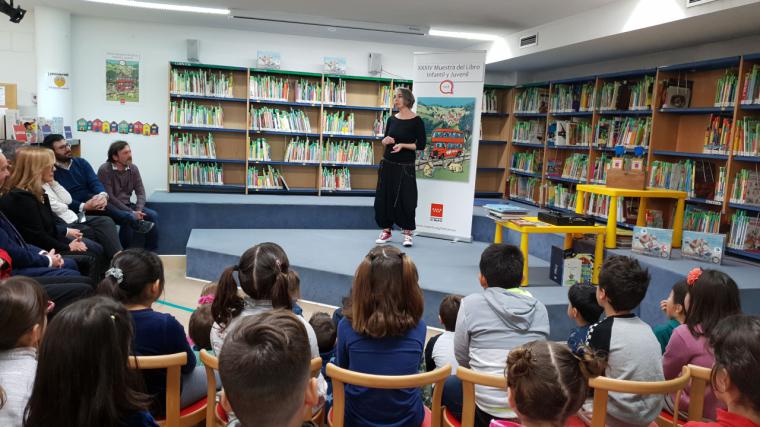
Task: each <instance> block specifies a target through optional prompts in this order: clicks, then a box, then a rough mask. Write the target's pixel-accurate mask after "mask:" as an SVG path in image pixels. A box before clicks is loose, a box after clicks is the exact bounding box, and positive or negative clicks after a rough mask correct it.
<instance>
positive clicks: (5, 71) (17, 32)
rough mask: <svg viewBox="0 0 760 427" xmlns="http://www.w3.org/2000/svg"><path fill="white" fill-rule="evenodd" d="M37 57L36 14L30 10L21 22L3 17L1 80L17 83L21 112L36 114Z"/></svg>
mask: <svg viewBox="0 0 760 427" xmlns="http://www.w3.org/2000/svg"><path fill="white" fill-rule="evenodd" d="M36 69H37V67H36V59H35V57H34V14H33V13H32V12H31V11H30V12H29V13H27V14H26V17H24V20H23V21H21V23H19V24H14V23H12V22H10V21H8V19H7V18H6V17H5V15H2V18H0V82H3V83H16V84H17V85H18V104H19V110H21V114H23V115H29V116H34V115H35V112H36V106H35V105H34V103H33V102H32V95H33V94H34V93H36V92H37V77H36Z"/></svg>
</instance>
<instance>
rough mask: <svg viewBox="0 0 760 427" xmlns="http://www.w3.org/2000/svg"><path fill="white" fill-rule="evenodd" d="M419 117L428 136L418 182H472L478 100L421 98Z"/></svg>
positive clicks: (418, 168)
mask: <svg viewBox="0 0 760 427" xmlns="http://www.w3.org/2000/svg"><path fill="white" fill-rule="evenodd" d="M417 115H418V116H420V118H422V121H423V122H425V132H426V133H427V136H428V142H427V145H426V146H425V150H424V151H423V152H422V153H420V154H419V155H418V157H417V178H418V179H438V180H443V181H458V182H468V181H469V180H470V165H471V158H472V128H473V124H474V123H473V122H474V115H475V98H472V97H468V98H444V97H434V98H433V97H430V98H428V97H420V98H419V99H418V100H417Z"/></svg>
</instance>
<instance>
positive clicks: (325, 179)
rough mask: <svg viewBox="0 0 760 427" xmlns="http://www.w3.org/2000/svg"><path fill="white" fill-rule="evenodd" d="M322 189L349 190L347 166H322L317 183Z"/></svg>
mask: <svg viewBox="0 0 760 427" xmlns="http://www.w3.org/2000/svg"><path fill="white" fill-rule="evenodd" d="M319 188H321V189H322V190H328V191H332V190H341V191H349V190H351V171H349V169H348V168H323V169H322V176H321V179H320V183H319Z"/></svg>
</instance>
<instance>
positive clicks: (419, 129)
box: [383, 116, 427, 163]
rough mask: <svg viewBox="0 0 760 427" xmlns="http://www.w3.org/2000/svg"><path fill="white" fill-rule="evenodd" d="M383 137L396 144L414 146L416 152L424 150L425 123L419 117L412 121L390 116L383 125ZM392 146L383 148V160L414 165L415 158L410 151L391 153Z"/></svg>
mask: <svg viewBox="0 0 760 427" xmlns="http://www.w3.org/2000/svg"><path fill="white" fill-rule="evenodd" d="M385 136H390V137H391V138H393V139H395V140H396V143H397V144H415V145H417V150H424V149H425V143H426V141H427V137H426V136H425V123H424V122H423V121H422V119H421V118H420V117H419V116H416V117H414V118H412V119H407V120H402V119H399V118H396V117H395V116H391V117H389V118H388V122H387V123H386V124H385ZM392 148H393V145H386V146H385V154H384V156H383V157H384V158H386V159H388V160H390V161H392V162H396V163H414V160H415V159H416V158H417V156H416V153H415V152H414V151H412V150H406V149H403V150H401V151H399V152H398V153H392V152H391V149H392Z"/></svg>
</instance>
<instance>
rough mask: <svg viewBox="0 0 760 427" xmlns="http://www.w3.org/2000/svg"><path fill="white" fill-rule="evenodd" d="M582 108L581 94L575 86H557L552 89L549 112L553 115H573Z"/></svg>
mask: <svg viewBox="0 0 760 427" xmlns="http://www.w3.org/2000/svg"><path fill="white" fill-rule="evenodd" d="M579 108H580V93H579V92H578V88H577V87H575V86H573V85H566V84H557V85H554V86H553V87H552V94H551V97H550V99H549V111H551V112H552V113H571V112H575V111H578V110H579Z"/></svg>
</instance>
